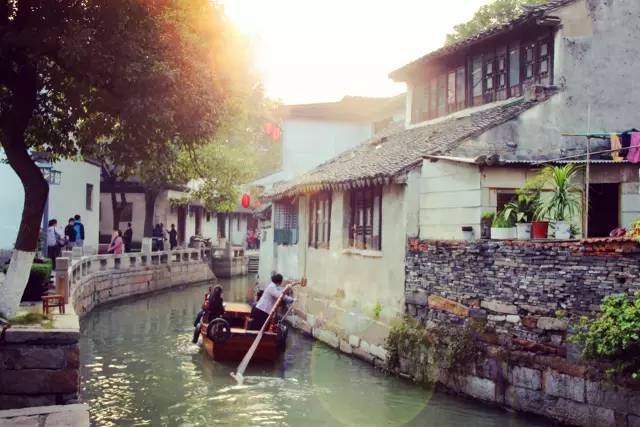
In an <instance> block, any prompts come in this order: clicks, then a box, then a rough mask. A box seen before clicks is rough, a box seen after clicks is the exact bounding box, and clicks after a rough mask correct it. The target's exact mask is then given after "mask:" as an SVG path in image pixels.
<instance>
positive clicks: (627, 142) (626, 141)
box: [620, 128, 640, 159]
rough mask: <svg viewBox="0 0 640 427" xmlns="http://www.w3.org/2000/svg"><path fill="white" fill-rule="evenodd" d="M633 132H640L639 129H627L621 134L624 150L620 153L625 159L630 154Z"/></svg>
mask: <svg viewBox="0 0 640 427" xmlns="http://www.w3.org/2000/svg"><path fill="white" fill-rule="evenodd" d="M633 132H640V131H638V129H635V128H633V129H629V130H625V131H624V132H622V133H621V134H620V143H621V144H622V150H620V155H621V156H622V157H624V158H625V159H626V158H627V156H628V155H629V147H630V146H631V134H632V133H633Z"/></svg>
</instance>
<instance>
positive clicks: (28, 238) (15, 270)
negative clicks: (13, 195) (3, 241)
mask: <svg viewBox="0 0 640 427" xmlns="http://www.w3.org/2000/svg"><path fill="white" fill-rule="evenodd" d="M20 71H21V73H20V80H19V83H18V84H16V87H14V88H13V89H14V90H13V94H12V97H11V100H10V105H11V106H12V108H11V109H10V110H8V111H5V112H4V114H3V115H2V120H1V122H0V125H1V126H2V141H1V142H2V147H3V148H4V154H5V156H6V157H7V160H8V162H9V165H10V166H11V168H12V169H13V170H14V171H15V173H16V174H17V175H18V177H19V178H20V181H21V182H22V187H23V189H24V205H23V208H22V218H21V221H20V228H19V229H18V236H17V238H16V243H15V250H14V252H13V255H12V257H11V264H10V267H9V270H8V271H7V275H6V277H5V278H4V284H3V285H2V286H1V287H0V312H2V313H3V314H4V315H5V316H8V317H12V316H14V315H15V313H16V311H17V309H18V306H19V305H20V299H21V297H22V293H23V292H24V288H25V287H26V285H27V280H28V279H29V273H30V271H31V265H32V264H33V258H34V256H35V254H36V251H37V249H38V240H39V237H40V221H41V220H42V214H43V213H44V206H45V203H47V197H48V195H49V184H48V183H47V181H45V179H44V177H43V176H42V172H40V169H39V168H38V166H37V165H36V164H35V163H34V162H33V160H32V159H31V156H30V155H29V151H28V149H27V146H26V143H25V132H26V129H27V126H28V125H29V121H30V120H31V116H32V114H33V110H34V109H35V106H36V95H37V75H36V73H35V70H32V69H31V68H29V67H26V66H25V67H21V69H20Z"/></svg>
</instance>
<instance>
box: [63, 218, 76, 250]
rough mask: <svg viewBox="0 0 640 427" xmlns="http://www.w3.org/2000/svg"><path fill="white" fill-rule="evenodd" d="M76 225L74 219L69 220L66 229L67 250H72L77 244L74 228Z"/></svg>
mask: <svg viewBox="0 0 640 427" xmlns="http://www.w3.org/2000/svg"><path fill="white" fill-rule="evenodd" d="M75 223H76V220H75V219H74V218H69V223H68V224H67V226H66V227H65V228H64V238H65V240H66V248H67V250H69V251H70V250H71V248H73V245H74V244H75V243H76V230H75V228H74V227H73V226H74V225H75Z"/></svg>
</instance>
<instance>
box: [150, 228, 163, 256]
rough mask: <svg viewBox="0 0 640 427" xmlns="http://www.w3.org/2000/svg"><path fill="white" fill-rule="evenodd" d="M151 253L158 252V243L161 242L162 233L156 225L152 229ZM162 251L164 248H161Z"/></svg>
mask: <svg viewBox="0 0 640 427" xmlns="http://www.w3.org/2000/svg"><path fill="white" fill-rule="evenodd" d="M152 237H153V249H152V250H153V251H159V250H160V241H161V240H162V231H160V224H156V226H155V227H153V234H152ZM163 249H164V248H163Z"/></svg>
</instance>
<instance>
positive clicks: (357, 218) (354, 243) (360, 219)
mask: <svg viewBox="0 0 640 427" xmlns="http://www.w3.org/2000/svg"><path fill="white" fill-rule="evenodd" d="M376 197H377V201H378V202H377V203H376ZM382 197H383V191H382V186H377V187H366V188H362V189H357V190H352V191H351V193H350V199H351V200H350V202H351V212H350V215H349V247H351V248H355V249H361V250H371V251H382ZM360 200H361V201H362V203H361V207H360V208H359V207H358V201H360ZM376 210H377V213H378V224H375V223H374V222H375V221H374V219H375V214H376ZM368 224H370V225H368ZM369 228H370V231H369V230H368V229H369ZM374 228H377V233H378V234H377V240H376V239H375V237H376V235H375V234H374Z"/></svg>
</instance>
